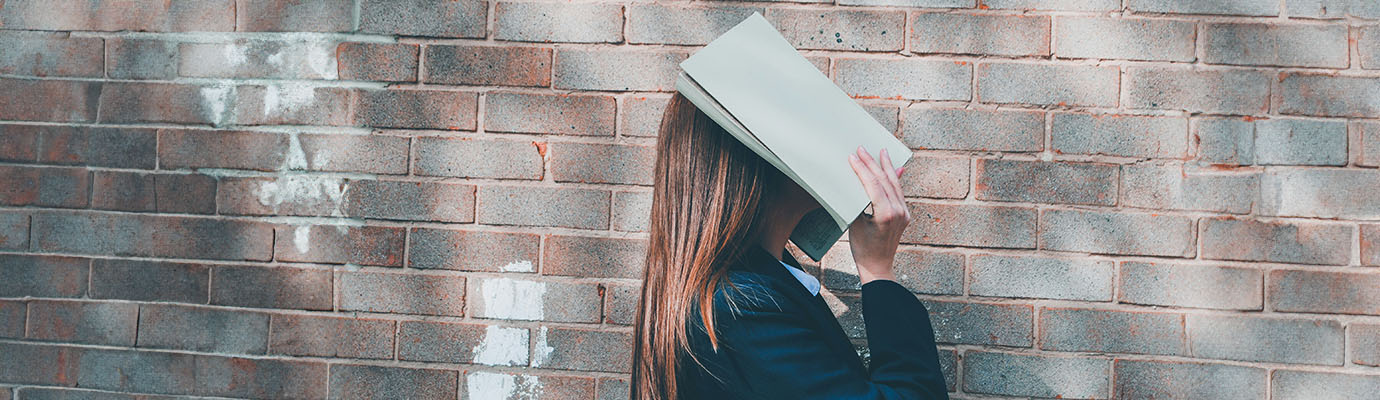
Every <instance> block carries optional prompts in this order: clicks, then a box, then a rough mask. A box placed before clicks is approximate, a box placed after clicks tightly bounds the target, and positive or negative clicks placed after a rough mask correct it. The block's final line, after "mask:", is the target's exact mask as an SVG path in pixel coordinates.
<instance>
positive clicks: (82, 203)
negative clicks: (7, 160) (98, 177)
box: [0, 165, 91, 208]
mask: <svg viewBox="0 0 1380 400" xmlns="http://www.w3.org/2000/svg"><path fill="white" fill-rule="evenodd" d="M90 186H91V173H90V172H87V170H86V168H54V167H13V166H3V165H0V205H9V206H29V205H33V206H41V207H63V208H85V207H86V206H87V204H88V201H87V197H88V193H89V190H90Z"/></svg>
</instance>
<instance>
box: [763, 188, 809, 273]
mask: <svg viewBox="0 0 1380 400" xmlns="http://www.w3.org/2000/svg"><path fill="white" fill-rule="evenodd" d="M811 203H813V202H811ZM812 205H813V204H812ZM809 212H810V208H805V207H791V206H790V205H786V204H783V205H781V206H779V207H767V212H766V213H765V214H764V215H763V216H762V220H761V221H758V223H760V224H762V229H761V230H759V231H758V237H757V243H758V245H760V246H762V249H764V250H766V251H767V253H770V254H771V255H772V257H776V259H778V260H779V259H781V252H782V251H783V250H785V249H786V241H787V240H789V239H790V238H791V232H792V231H794V230H795V226H796V225H797V224H799V223H800V219H801V218H804V217H805V214H807V213H809Z"/></svg>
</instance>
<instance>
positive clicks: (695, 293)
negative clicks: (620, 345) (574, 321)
mask: <svg viewBox="0 0 1380 400" xmlns="http://www.w3.org/2000/svg"><path fill="white" fill-rule="evenodd" d="M654 174H655V179H654V181H653V183H654V187H653V189H652V210H651V225H650V229H649V231H650V235H651V236H650V239H649V242H648V248H647V260H646V264H645V266H646V267H645V269H644V272H643V275H642V279H643V281H642V301H641V305H640V306H639V308H638V312H637V322H636V326H635V328H634V335H633V336H634V340H635V342H634V343H633V368H632V388H631V393H630V394H631V397H632V399H634V400H636V399H641V400H671V399H675V398H676V394H677V390H678V388H677V382H676V380H677V379H676V378H677V376H678V374H679V373H681V372H683V371H679V368H678V367H679V366H680V361H681V360H682V357H684V356H687V355H688V356H689V357H691V359H692V360H693V359H694V354H693V353H690V351H689V350H690V345H689V340H688V331H687V326H689V321H690V318H699V319H700V320H701V321H703V326H704V328H705V330H706V332H707V333H708V335H709V341H710V343H711V345H712V346H713V347H714V348H716V349H717V348H718V336H717V335H716V333H715V332H714V318H713V315H714V310H713V302H714V297H713V295H714V291H715V290H717V289H718V286H719V285H720V280H721V279H722V278H723V277H724V276H725V275H726V274H727V272H728V266H729V264H730V262H732V261H733V259H734V258H736V257H738V256H739V255H740V254H741V252H742V250H743V244H744V243H745V242H746V240H747V238H748V237H749V235H750V234H751V232H750V231H751V230H752V229H753V228H754V222H755V221H756V220H757V217H758V215H759V214H760V213H761V210H760V207H761V205H762V204H763V203H764V201H763V197H764V188H768V187H771V186H770V184H771V183H772V182H773V181H774V180H775V179H780V178H779V175H780V172H778V171H777V170H776V169H775V168H774V167H772V166H771V165H770V164H768V163H767V162H766V161H765V160H763V159H762V158H761V157H758V156H757V155H756V154H754V153H753V152H752V151H751V150H749V149H748V148H747V147H745V146H743V144H742V143H739V142H738V141H737V139H734V138H733V137H732V136H730V135H729V133H728V132H726V131H724V129H723V128H722V127H720V126H719V125H718V124H716V123H715V122H714V121H713V120H712V119H710V118H709V116H708V115H705V114H704V113H703V112H701V111H700V110H699V109H697V108H695V106H694V104H692V103H691V102H690V100H689V99H686V98H685V97H684V96H682V95H680V94H676V95H675V96H674V97H672V98H671V101H670V103H669V104H668V105H667V106H666V111H665V112H664V113H663V114H662V117H661V126H660V129H659V132H658V136H657V147H656V165H655V167H654ZM695 305H698V311H699V312H698V314H699V315H690V314H691V313H692V312H693V310H694V309H695Z"/></svg>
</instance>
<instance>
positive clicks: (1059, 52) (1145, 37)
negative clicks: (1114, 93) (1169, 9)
mask: <svg viewBox="0 0 1380 400" xmlns="http://www.w3.org/2000/svg"><path fill="white" fill-rule="evenodd" d="M1195 31H1196V28H1195V26H1194V23H1193V22H1190V21H1178V20H1166V19H1143V18H1084V17H1059V18H1055V19H1054V43H1055V47H1054V55H1055V56H1057V57H1059V58H1100V59H1127V60H1147V61H1193V60H1194V58H1195V57H1194V54H1193V46H1194V44H1193V41H1194V38H1195V37H1196V33H1195Z"/></svg>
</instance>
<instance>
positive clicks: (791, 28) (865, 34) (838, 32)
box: [766, 8, 906, 51]
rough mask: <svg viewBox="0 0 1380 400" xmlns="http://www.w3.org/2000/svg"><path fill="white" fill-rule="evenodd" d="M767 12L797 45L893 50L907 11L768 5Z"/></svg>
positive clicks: (898, 42) (901, 35)
mask: <svg viewBox="0 0 1380 400" xmlns="http://www.w3.org/2000/svg"><path fill="white" fill-rule="evenodd" d="M766 16H767V21H770V22H771V23H772V25H773V26H775V27H776V28H777V29H778V30H780V31H781V35H782V36H785V37H786V41H787V42H790V43H791V45H792V46H795V48H797V49H817V50H846V51H896V50H901V47H903V45H902V44H903V43H902V42H903V41H904V40H905V30H906V29H905V26H906V14H905V13H903V12H901V11H899V10H895V11H892V10H885V11H882V10H875V11H874V10H849V9H846V8H845V9H839V10H809V9H788V8H771V9H768V10H767V15H766ZM820 31H823V32H822V33H821V32H820ZM888 33H889V34H890V35H888Z"/></svg>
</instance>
